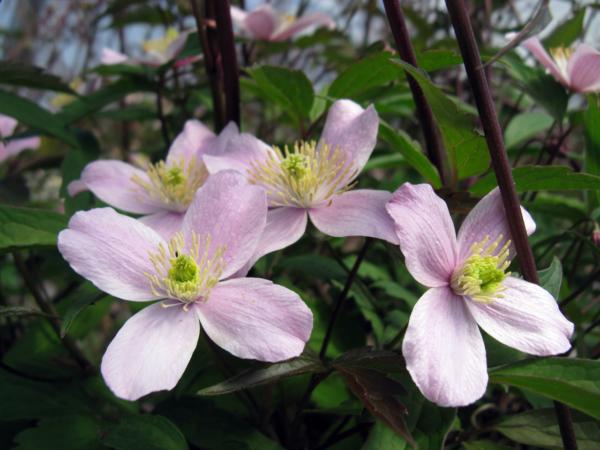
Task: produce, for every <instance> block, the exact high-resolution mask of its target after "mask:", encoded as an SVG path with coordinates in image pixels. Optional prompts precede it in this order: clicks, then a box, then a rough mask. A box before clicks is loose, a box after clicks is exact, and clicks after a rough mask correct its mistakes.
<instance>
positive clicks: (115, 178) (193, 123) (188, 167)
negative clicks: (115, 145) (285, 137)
mask: <svg viewBox="0 0 600 450" xmlns="http://www.w3.org/2000/svg"><path fill="white" fill-rule="evenodd" d="M232 134H235V135H237V134H238V131H237V127H236V126H235V124H233V123H231V124H230V125H228V126H227V127H226V128H225V129H224V130H223V131H222V132H221V134H220V135H219V136H215V134H214V133H213V132H212V131H210V130H209V129H208V128H207V127H206V126H204V125H203V124H202V123H201V122H199V121H197V120H189V121H187V122H186V124H185V128H184V130H183V132H182V133H180V134H179V135H178V136H177V138H175V140H174V141H173V144H172V145H171V148H170V149H169V152H168V154H167V158H166V160H164V161H159V162H158V163H156V164H153V165H150V167H148V169H147V170H141V169H138V168H137V167H134V166H132V165H131V164H128V163H125V162H123V161H117V160H100V161H94V162H91V163H90V164H88V165H87V166H86V167H85V168H84V169H83V172H82V173H81V178H80V179H79V180H76V181H73V182H72V183H70V184H69V186H68V191H69V194H70V195H72V196H74V195H76V194H78V193H79V192H82V191H84V190H88V189H89V190H90V191H92V192H93V193H94V195H95V196H96V197H98V198H99V199H101V200H102V201H103V202H105V203H108V204H109V205H111V206H114V207H115V208H119V209H121V210H123V211H127V212H130V213H135V214H142V215H143V217H142V218H141V219H140V220H141V221H142V222H144V223H145V224H146V225H148V226H149V227H151V228H153V229H154V230H156V231H157V232H159V233H160V234H161V235H162V236H163V237H164V238H166V239H168V238H170V237H171V236H172V235H173V234H174V233H175V232H176V231H177V230H179V229H180V227H181V223H182V221H183V216H184V213H185V212H186V210H187V208H188V206H189V205H190V203H191V202H192V199H193V198H194V194H195V193H196V191H197V190H198V188H199V187H200V186H202V184H203V183H204V182H205V181H206V178H207V177H208V172H207V170H206V167H205V166H204V163H203V162H202V155H203V154H205V153H208V152H210V153H216V154H219V153H220V152H222V151H223V148H224V146H225V144H226V142H227V140H228V139H229V138H230V137H231V135H232Z"/></svg>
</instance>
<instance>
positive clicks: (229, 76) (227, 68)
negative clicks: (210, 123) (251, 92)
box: [213, 0, 240, 126]
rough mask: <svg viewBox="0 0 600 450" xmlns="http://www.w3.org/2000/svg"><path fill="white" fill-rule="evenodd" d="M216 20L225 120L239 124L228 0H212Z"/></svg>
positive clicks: (233, 46) (237, 69) (237, 91)
mask: <svg viewBox="0 0 600 450" xmlns="http://www.w3.org/2000/svg"><path fill="white" fill-rule="evenodd" d="M213 5H214V6H213V8H214V12H215V19H216V20H217V40H218V43H219V48H220V51H221V64H222V70H223V91H224V93H225V121H226V122H235V123H236V124H237V125H238V126H239V124H240V74H239V68H238V62H237V55H236V52H235V38H234V36H233V24H232V22H231V12H230V7H229V0H213Z"/></svg>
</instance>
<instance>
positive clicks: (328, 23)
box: [231, 4, 335, 41]
mask: <svg viewBox="0 0 600 450" xmlns="http://www.w3.org/2000/svg"><path fill="white" fill-rule="evenodd" d="M231 19H232V20H233V22H234V23H235V24H236V25H237V26H238V27H239V28H240V30H242V32H243V33H244V34H246V35H248V36H249V37H251V38H254V39H260V40H264V41H285V40H287V39H289V38H291V37H292V36H295V35H296V34H298V33H301V32H302V31H304V30H305V29H307V28H309V27H311V26H324V27H327V28H330V29H331V28H335V22H334V21H333V19H332V18H331V17H329V16H328V15H327V14H323V13H320V12H313V13H309V14H306V15H305V16H302V17H300V18H297V17H294V16H289V15H285V14H280V13H278V12H276V11H275V10H274V9H273V8H272V7H271V5H268V4H267V5H262V6H259V7H258V8H256V9H255V10H254V11H251V12H247V11H244V10H243V9H240V8H238V7H236V6H232V7H231Z"/></svg>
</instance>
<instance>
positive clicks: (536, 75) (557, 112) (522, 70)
mask: <svg viewBox="0 0 600 450" xmlns="http://www.w3.org/2000/svg"><path fill="white" fill-rule="evenodd" d="M501 62H502V63H503V64H504V65H505V67H507V69H508V72H509V73H510V75H511V76H512V77H513V78H515V79H516V80H517V81H518V82H519V84H520V85H521V87H522V89H523V90H524V91H525V92H526V93H527V94H529V96H530V97H531V98H532V99H533V100H535V102H536V103H537V104H539V105H540V106H542V107H543V108H544V109H545V110H546V111H548V112H549V113H550V114H551V115H552V117H554V118H555V119H556V120H559V121H560V120H562V118H563V116H564V114H565V111H566V109H567V102H568V100H569V94H568V93H567V91H566V90H565V88H564V87H563V86H562V85H561V84H560V83H559V82H558V81H556V80H555V79H554V78H553V77H552V75H549V74H547V73H546V72H545V71H544V69H542V68H540V67H529V66H528V65H526V64H525V63H524V62H523V61H522V60H521V59H520V58H519V57H518V56H517V55H516V54H511V53H509V54H507V55H504V56H503V57H502V59H501Z"/></svg>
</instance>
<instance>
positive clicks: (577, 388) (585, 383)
mask: <svg viewBox="0 0 600 450" xmlns="http://www.w3.org/2000/svg"><path fill="white" fill-rule="evenodd" d="M490 381H492V382H493V383H502V384H508V385H509V386H514V387H517V388H522V389H527V390H529V391H531V392H534V393H536V394H539V395H542V396H545V397H548V398H551V399H553V400H557V401H559V402H562V403H564V404H566V405H568V406H570V407H572V408H575V409H578V410H580V411H582V412H584V413H586V414H589V415H590V416H592V417H595V418H596V419H600V361H594V360H587V359H576V358H544V359H528V360H524V361H519V362H517V363H514V364H509V365H506V366H501V367H499V368H497V369H494V370H492V371H490Z"/></svg>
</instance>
